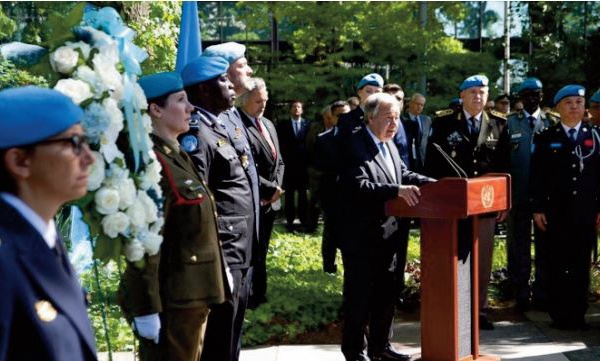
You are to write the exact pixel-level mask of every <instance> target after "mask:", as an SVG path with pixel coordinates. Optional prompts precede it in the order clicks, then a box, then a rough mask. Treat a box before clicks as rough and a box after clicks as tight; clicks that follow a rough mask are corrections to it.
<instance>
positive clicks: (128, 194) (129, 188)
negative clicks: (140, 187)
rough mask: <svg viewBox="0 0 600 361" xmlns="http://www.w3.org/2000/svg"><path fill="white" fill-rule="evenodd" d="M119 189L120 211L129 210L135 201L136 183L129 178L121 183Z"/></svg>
mask: <svg viewBox="0 0 600 361" xmlns="http://www.w3.org/2000/svg"><path fill="white" fill-rule="evenodd" d="M118 189H119V209H127V207H129V206H131V205H132V204H133V202H134V201H135V193H136V189H135V183H133V179H131V178H127V179H125V180H123V182H121V184H120V185H119V187H118Z"/></svg>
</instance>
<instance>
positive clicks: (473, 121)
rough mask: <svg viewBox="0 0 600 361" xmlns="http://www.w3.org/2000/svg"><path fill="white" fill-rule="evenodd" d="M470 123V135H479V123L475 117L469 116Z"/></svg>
mask: <svg viewBox="0 0 600 361" xmlns="http://www.w3.org/2000/svg"><path fill="white" fill-rule="evenodd" d="M469 121H470V123H471V135H479V124H478V121H477V119H476V118H475V117H471V118H469Z"/></svg>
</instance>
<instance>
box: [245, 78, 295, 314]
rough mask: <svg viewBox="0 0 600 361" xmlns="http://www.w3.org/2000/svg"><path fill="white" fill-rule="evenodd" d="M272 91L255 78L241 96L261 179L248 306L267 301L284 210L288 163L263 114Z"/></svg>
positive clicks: (271, 127) (249, 136)
mask: <svg viewBox="0 0 600 361" xmlns="http://www.w3.org/2000/svg"><path fill="white" fill-rule="evenodd" d="M268 99H269V93H268V92H267V86H266V85H265V82H264V80H262V79H260V78H253V79H251V80H250V82H249V87H248V91H247V92H246V93H244V94H243V95H242V96H240V97H239V98H238V104H239V105H240V108H238V111H239V113H240V115H241V117H242V122H243V124H244V127H245V128H246V130H247V132H248V139H249V141H250V148H251V149H252V154H253V156H254V159H255V161H256V164H257V170H258V175H259V181H260V205H261V206H260V221H259V222H260V226H259V242H258V245H257V248H255V250H254V251H253V263H252V264H253V267H252V269H253V272H252V295H251V298H250V301H249V305H248V307H250V308H256V307H258V305H260V304H261V303H264V302H266V293H267V265H266V262H267V251H268V249H269V241H270V239H271V231H272V230H273V223H274V222H275V214H276V212H277V211H278V210H280V209H281V200H280V197H281V194H282V193H283V189H282V188H281V186H282V182H283V174H284V169H285V166H284V164H283V160H282V158H281V151H280V150H279V139H278V137H277V132H276V131H275V126H274V125H273V123H272V122H271V121H270V120H269V119H267V118H265V117H263V113H264V111H265V107H266V105H267V100H268Z"/></svg>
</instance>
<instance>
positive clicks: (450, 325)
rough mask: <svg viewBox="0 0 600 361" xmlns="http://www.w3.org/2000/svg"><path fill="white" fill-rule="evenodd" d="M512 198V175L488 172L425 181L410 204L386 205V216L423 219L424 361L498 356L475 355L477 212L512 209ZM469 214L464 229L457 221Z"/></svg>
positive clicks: (422, 328)
mask: <svg viewBox="0 0 600 361" xmlns="http://www.w3.org/2000/svg"><path fill="white" fill-rule="evenodd" d="M510 199H511V196H510V176H509V175H508V174H486V175H485V176H482V177H479V178H471V179H467V178H443V179H440V180H439V181H437V182H435V183H430V184H427V185H425V186H423V187H421V198H420V201H419V204H418V205H416V206H414V207H409V206H408V205H407V204H406V202H405V201H404V200H403V199H402V198H398V199H394V200H391V201H388V202H387V203H386V213H387V214H388V215H390V216H399V217H414V218H421V359H422V360H423V361H468V360H482V361H483V360H499V358H498V357H495V356H482V355H479V302H478V299H479V296H478V295H479V293H478V276H477V275H478V259H477V254H478V253H477V249H478V241H479V240H478V238H479V237H478V232H477V230H478V217H479V216H480V215H483V214H485V213H491V212H498V211H503V210H506V209H510ZM467 218H471V220H472V227H471V228H470V229H467V230H466V232H464V231H465V230H464V229H461V226H464V223H467V224H469V223H470V222H462V224H461V223H459V220H461V219H467ZM462 228H464V227H462ZM465 233H466V236H465ZM468 233H471V234H468Z"/></svg>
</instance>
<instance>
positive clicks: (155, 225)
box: [150, 217, 165, 233]
mask: <svg viewBox="0 0 600 361" xmlns="http://www.w3.org/2000/svg"><path fill="white" fill-rule="evenodd" d="M164 225H165V218H164V217H158V219H157V220H156V222H154V223H152V226H150V232H154V233H160V231H162V227H163V226H164Z"/></svg>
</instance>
